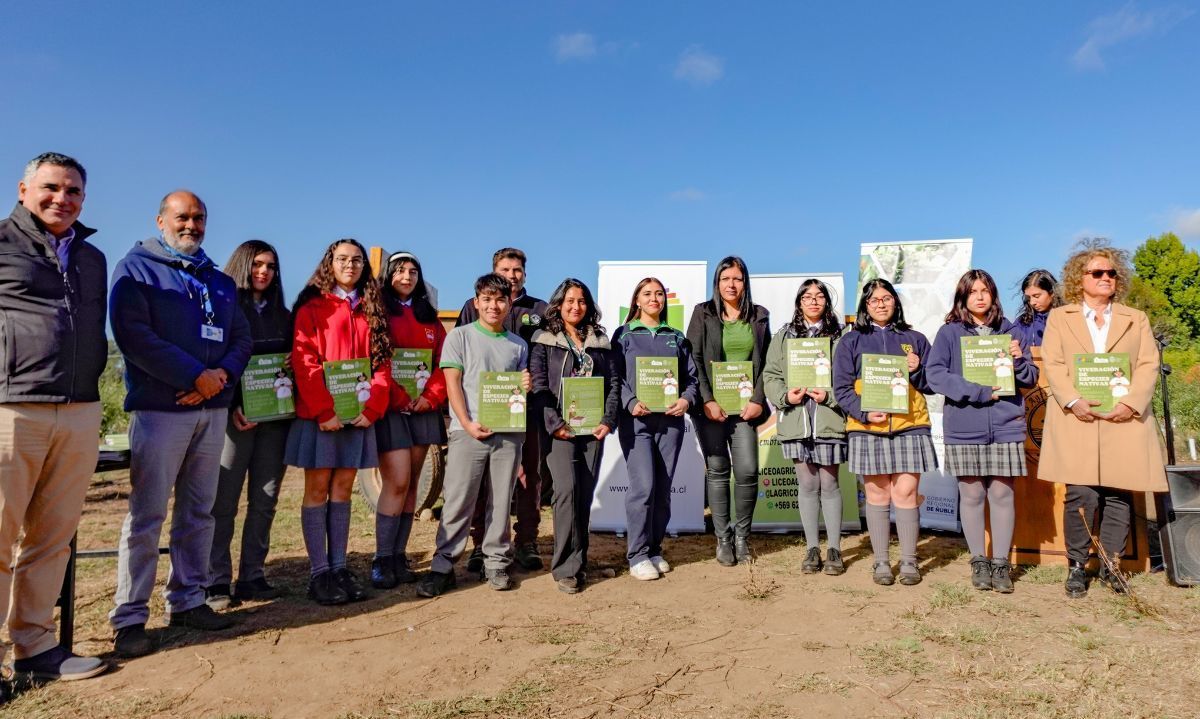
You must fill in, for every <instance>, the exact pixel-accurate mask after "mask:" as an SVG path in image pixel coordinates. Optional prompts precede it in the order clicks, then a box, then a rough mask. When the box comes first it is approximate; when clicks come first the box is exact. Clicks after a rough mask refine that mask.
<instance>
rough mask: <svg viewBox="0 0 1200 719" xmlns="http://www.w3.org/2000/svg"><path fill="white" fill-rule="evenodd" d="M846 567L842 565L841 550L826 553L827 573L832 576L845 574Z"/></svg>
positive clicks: (830, 550) (831, 550)
mask: <svg viewBox="0 0 1200 719" xmlns="http://www.w3.org/2000/svg"><path fill="white" fill-rule="evenodd" d="M845 572H846V565H845V564H843V563H842V552H841V550H840V549H829V550H828V551H826V552H825V573H826V574H828V575H831V576H835V577H836V576H837V575H839V574H845Z"/></svg>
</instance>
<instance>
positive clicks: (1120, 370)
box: [1075, 352, 1129, 414]
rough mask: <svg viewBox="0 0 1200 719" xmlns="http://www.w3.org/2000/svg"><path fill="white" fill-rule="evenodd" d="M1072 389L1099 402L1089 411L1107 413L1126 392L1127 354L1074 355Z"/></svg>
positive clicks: (1127, 380)
mask: <svg viewBox="0 0 1200 719" xmlns="http://www.w3.org/2000/svg"><path fill="white" fill-rule="evenodd" d="M1075 389H1077V390H1079V394H1080V396H1082V397H1083V398H1084V399H1086V400H1089V401H1092V402H1099V403H1100V406H1099V407H1092V411H1093V412H1099V413H1101V414H1105V413H1107V412H1111V411H1112V410H1113V407H1115V406H1116V404H1117V402H1120V401H1121V400H1123V399H1124V398H1125V396H1126V395H1128V394H1129V355H1128V354H1126V353H1125V352H1105V353H1100V354H1079V355H1075Z"/></svg>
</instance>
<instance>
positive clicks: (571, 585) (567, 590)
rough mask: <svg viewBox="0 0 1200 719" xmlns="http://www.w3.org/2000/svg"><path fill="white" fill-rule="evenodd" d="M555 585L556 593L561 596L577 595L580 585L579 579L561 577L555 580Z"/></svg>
mask: <svg viewBox="0 0 1200 719" xmlns="http://www.w3.org/2000/svg"><path fill="white" fill-rule="evenodd" d="M555 583H556V584H557V585H558V591H560V592H562V593H563V594H578V593H579V589H580V585H581V582H580V581H579V577H563V578H562V579H558V580H555Z"/></svg>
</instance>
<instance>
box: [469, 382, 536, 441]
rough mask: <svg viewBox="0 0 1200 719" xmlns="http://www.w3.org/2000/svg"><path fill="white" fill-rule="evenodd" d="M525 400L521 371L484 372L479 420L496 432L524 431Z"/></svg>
mask: <svg viewBox="0 0 1200 719" xmlns="http://www.w3.org/2000/svg"><path fill="white" fill-rule="evenodd" d="M525 399H526V398H525V390H524V389H522V388H521V373H520V372H480V373H479V416H478V417H476V418H475V421H476V422H479V423H480V424H482V425H483V426H484V427H487V428H488V429H490V430H492V431H493V432H524V431H525Z"/></svg>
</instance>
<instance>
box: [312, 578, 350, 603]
mask: <svg viewBox="0 0 1200 719" xmlns="http://www.w3.org/2000/svg"><path fill="white" fill-rule="evenodd" d="M308 598H309V599H311V600H313V601H314V602H316V603H317V604H321V605H324V606H331V605H334V604H345V603H346V602H348V601H350V598H349V597H348V596H346V591H345V590H344V589H342V588H341V587H339V586H338V584H337V582H335V581H334V580H333V572H331V571H329V570H328V569H326V570H325V571H324V572H321V573H320V574H318V575H317V576H315V577H313V578H312V579H309V580H308Z"/></svg>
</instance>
